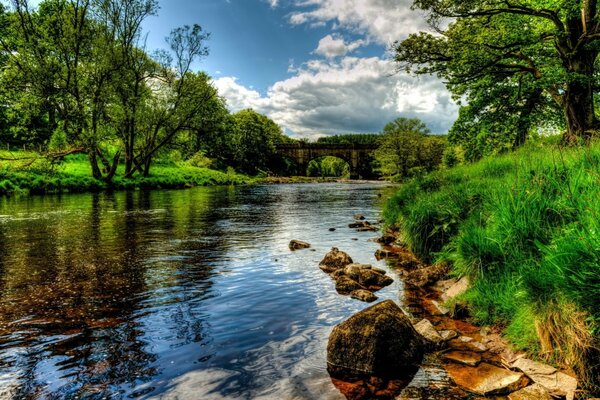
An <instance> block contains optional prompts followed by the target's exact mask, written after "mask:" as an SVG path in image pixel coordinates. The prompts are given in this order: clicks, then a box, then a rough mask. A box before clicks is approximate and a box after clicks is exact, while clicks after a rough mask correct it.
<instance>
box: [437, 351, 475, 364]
mask: <svg viewBox="0 0 600 400" xmlns="http://www.w3.org/2000/svg"><path fill="white" fill-rule="evenodd" d="M442 357H443V358H444V359H445V360H447V361H452V362H456V363H459V364H464V365H469V366H471V367H476V366H477V365H478V364H479V363H480V362H481V355H480V354H478V353H473V352H472V351H460V350H451V351H449V352H447V353H444V354H443V355H442Z"/></svg>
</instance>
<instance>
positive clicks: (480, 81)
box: [396, 0, 600, 145]
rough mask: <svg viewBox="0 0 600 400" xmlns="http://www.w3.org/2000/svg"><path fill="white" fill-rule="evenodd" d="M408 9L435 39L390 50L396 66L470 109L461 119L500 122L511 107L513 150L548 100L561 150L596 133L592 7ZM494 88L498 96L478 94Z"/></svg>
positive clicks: (442, 3)
mask: <svg viewBox="0 0 600 400" xmlns="http://www.w3.org/2000/svg"><path fill="white" fill-rule="evenodd" d="M414 7H416V8H419V9H422V10H425V11H427V12H428V13H429V22H430V24H431V25H432V26H433V28H434V29H435V30H436V34H432V33H424V32H421V33H418V34H413V35H410V36H409V37H408V38H407V39H406V40H404V41H403V42H401V43H399V44H397V46H396V60H397V61H398V62H399V63H400V64H401V65H402V66H404V67H406V68H407V69H409V70H411V71H413V72H415V73H418V74H422V73H435V74H437V75H438V76H440V77H442V78H444V79H445V80H446V82H447V86H448V88H449V89H450V91H452V93H454V94H455V96H456V98H457V99H459V98H464V99H466V100H467V102H470V103H473V104H474V105H473V108H472V109H470V110H467V111H466V112H465V114H464V115H465V118H467V119H468V118H471V119H476V118H478V117H481V116H483V118H484V120H486V121H489V120H490V118H489V117H487V116H486V115H485V114H491V115H496V117H497V118H499V119H500V118H503V116H505V115H507V113H509V112H510V109H509V108H503V107H502V106H503V105H505V104H506V102H508V103H509V104H513V105H514V106H515V108H518V109H519V113H518V114H517V115H516V116H515V118H512V119H511V120H510V121H507V125H508V123H514V124H516V125H517V128H518V131H519V132H518V133H517V136H516V137H515V138H514V140H513V143H514V144H517V145H518V144H519V143H521V142H522V141H523V136H524V132H526V131H527V130H528V128H529V127H530V126H533V125H532V124H533V123H535V120H536V115H537V116H538V118H539V114H538V111H540V110H543V109H544V108H545V107H547V106H548V105H549V103H550V102H551V101H552V102H554V104H555V106H556V107H558V108H560V109H561V110H562V115H563V122H564V125H565V127H566V130H565V133H564V135H563V139H564V141H565V142H566V143H574V142H577V141H578V140H579V139H580V138H586V137H589V135H590V134H591V133H592V131H594V130H595V129H597V128H598V121H597V118H596V115H595V109H594V88H595V86H596V84H597V78H596V70H595V62H596V59H597V57H598V50H599V48H600V47H599V43H598V41H599V40H600V24H599V23H598V17H599V15H598V10H597V4H596V1H589V0H583V1H574V0H558V1H549V0H535V1H529V0H528V1H525V0H508V1H506V0H492V1H482V0H473V1H462V0H416V1H415V2H414ZM448 21H451V22H450V23H448ZM498 88H501V89H502V91H503V95H502V96H496V97H494V96H490V95H488V94H486V92H485V91H486V90H488V91H493V90H498ZM503 110H504V111H503ZM532 117H533V118H532ZM515 119H516V121H515ZM485 125H486V124H485V123H484V126H485ZM488 128H489V126H488Z"/></svg>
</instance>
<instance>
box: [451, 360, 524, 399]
mask: <svg viewBox="0 0 600 400" xmlns="http://www.w3.org/2000/svg"><path fill="white" fill-rule="evenodd" d="M445 367H446V370H447V371H448V375H450V378H452V380H453V381H454V383H456V384H457V385H459V386H461V387H462V388H464V389H466V390H467V391H469V392H472V393H476V394H479V395H481V396H490V395H503V394H508V393H511V392H514V391H517V390H519V389H522V388H524V387H525V386H527V383H528V382H529V380H528V379H527V377H526V376H525V375H524V374H522V373H518V372H513V371H509V370H507V369H503V368H498V367H495V366H493V365H491V364H488V363H481V364H479V365H478V366H477V367H468V366H464V365H459V364H448V365H446V366H445Z"/></svg>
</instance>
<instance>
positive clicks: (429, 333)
mask: <svg viewBox="0 0 600 400" xmlns="http://www.w3.org/2000/svg"><path fill="white" fill-rule="evenodd" d="M415 330H416V331H417V332H419V333H420V334H421V336H423V337H424V338H425V339H427V340H428V341H429V342H431V344H432V345H433V346H439V345H440V344H442V343H444V339H443V338H442V337H441V336H440V334H439V333H438V331H437V330H436V329H435V327H434V326H433V324H432V323H431V322H430V321H429V320H428V319H422V320H421V321H419V322H418V323H417V324H415Z"/></svg>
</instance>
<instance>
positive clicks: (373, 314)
mask: <svg viewBox="0 0 600 400" xmlns="http://www.w3.org/2000/svg"><path fill="white" fill-rule="evenodd" d="M424 342H425V341H424V338H422V337H421V335H419V333H417V331H415V329H414V328H413V326H412V325H411V323H410V321H409V319H408V317H407V316H406V315H404V313H403V312H402V310H401V309H400V307H398V306H397V305H396V303H394V302H393V301H392V300H386V301H383V302H381V303H377V304H375V305H373V306H371V307H369V308H367V309H365V310H363V311H361V312H359V313H357V314H355V315H353V316H352V317H350V318H348V319H347V320H346V321H344V322H342V323H341V324H339V325H337V326H336V327H335V328H334V329H333V332H331V335H330V336H329V342H328V344H327V366H328V370H329V372H330V373H331V374H332V375H333V376H351V375H375V376H397V377H401V376H406V375H410V374H411V373H414V370H415V368H417V367H418V365H419V363H420V362H421V359H422V358H423V351H424Z"/></svg>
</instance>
